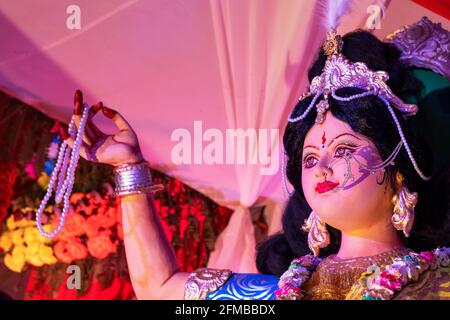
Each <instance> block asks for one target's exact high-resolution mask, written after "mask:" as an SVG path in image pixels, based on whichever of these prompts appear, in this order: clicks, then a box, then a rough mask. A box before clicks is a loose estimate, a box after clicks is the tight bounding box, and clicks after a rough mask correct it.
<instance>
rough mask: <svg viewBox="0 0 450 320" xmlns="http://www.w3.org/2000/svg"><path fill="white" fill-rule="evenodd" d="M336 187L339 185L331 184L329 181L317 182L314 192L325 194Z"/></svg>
mask: <svg viewBox="0 0 450 320" xmlns="http://www.w3.org/2000/svg"><path fill="white" fill-rule="evenodd" d="M338 185H339V183H336V182H331V181H324V182H319V183H318V184H317V186H316V191H317V192H318V193H325V192H328V191H330V190H333V189H334V188H336V187H337V186H338Z"/></svg>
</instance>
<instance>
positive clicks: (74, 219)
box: [63, 213, 86, 237]
mask: <svg viewBox="0 0 450 320" xmlns="http://www.w3.org/2000/svg"><path fill="white" fill-rule="evenodd" d="M85 224H86V219H85V218H84V217H83V216H82V215H81V214H79V213H73V214H70V215H68V216H67V220H66V224H65V225H64V228H63V230H65V232H66V233H67V234H68V235H69V236H73V237H78V236H81V235H83V234H84V226H85Z"/></svg>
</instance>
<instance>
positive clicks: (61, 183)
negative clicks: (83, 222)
mask: <svg viewBox="0 0 450 320" xmlns="http://www.w3.org/2000/svg"><path fill="white" fill-rule="evenodd" d="M83 106H84V110H83V114H82V116H81V120H80V126H79V128H78V130H76V128H75V124H74V119H73V117H72V119H71V120H70V123H69V134H70V135H71V136H72V134H75V135H76V137H75V141H74V147H73V149H72V153H70V148H69V146H68V145H67V143H66V142H65V141H63V142H62V144H61V147H60V149H59V153H58V159H57V161H56V165H55V168H54V169H53V172H52V175H51V178H50V182H49V184H48V188H47V193H46V194H45V196H44V199H42V201H41V204H40V206H39V208H38V210H37V213H36V224H37V228H38V230H39V232H40V233H41V235H42V236H44V237H46V238H54V237H55V236H56V235H57V234H58V233H59V232H60V231H61V229H62V228H63V226H64V223H65V221H66V216H67V213H68V210H69V208H70V203H69V200H70V195H71V193H72V189H73V185H74V182H75V170H76V167H77V164H78V160H79V158H80V147H81V143H82V142H83V134H84V128H85V126H86V123H87V118H88V114H89V105H88V104H86V103H85V104H84V105H83ZM58 174H59V177H58ZM57 179H58V184H57V188H56V196H55V203H57V204H59V203H60V202H61V201H62V200H64V206H63V210H62V213H61V217H60V221H59V224H58V226H57V227H56V228H55V230H53V231H52V232H46V231H45V230H44V228H43V226H42V223H41V216H42V213H43V212H44V209H45V207H46V206H47V203H48V201H49V200H50V198H51V196H52V194H53V188H54V186H55V183H56V180H57Z"/></svg>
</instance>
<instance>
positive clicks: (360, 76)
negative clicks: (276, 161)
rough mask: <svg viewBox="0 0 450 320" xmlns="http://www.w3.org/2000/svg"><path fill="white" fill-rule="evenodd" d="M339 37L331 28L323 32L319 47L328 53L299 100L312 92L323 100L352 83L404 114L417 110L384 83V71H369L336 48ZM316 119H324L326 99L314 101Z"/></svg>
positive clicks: (350, 85)
mask: <svg viewBox="0 0 450 320" xmlns="http://www.w3.org/2000/svg"><path fill="white" fill-rule="evenodd" d="M342 44H343V42H342V38H341V37H340V36H339V35H337V34H336V31H334V30H332V31H330V32H328V33H327V39H326V41H325V43H324V45H323V50H324V51H325V54H326V55H327V56H328V58H327V61H326V62H325V67H324V69H323V71H322V74H321V75H319V76H316V77H314V79H313V80H312V81H311V85H310V86H309V89H308V91H307V93H306V94H303V95H302V96H301V97H300V99H299V100H302V99H303V98H305V97H306V96H309V95H315V94H318V93H319V94H324V95H325V97H324V98H325V100H327V98H328V95H329V94H330V93H333V94H334V92H335V91H336V90H337V89H341V88H345V87H356V88H361V89H365V90H366V91H370V92H374V93H375V94H376V95H378V96H381V97H384V98H385V99H387V100H389V101H390V102H391V103H392V104H393V106H394V107H395V108H397V109H398V110H400V111H401V112H402V113H404V114H405V115H407V116H410V115H414V114H416V113H417V111H418V108H417V106H416V105H415V104H407V103H404V102H403V101H402V100H401V99H400V98H398V97H397V96H396V95H395V94H394V93H393V92H392V91H391V89H390V88H389V86H388V85H387V84H386V82H387V80H388V79H389V75H388V73H387V72H385V71H372V70H370V69H369V68H368V67H367V65H366V64H365V63H363V62H351V61H349V60H348V59H346V58H345V57H344V55H343V54H342V53H341V52H340V51H341V49H342ZM317 109H318V114H317V119H316V122H317V123H322V122H323V120H324V119H325V116H324V112H326V110H327V109H328V103H327V102H325V101H324V100H322V101H320V102H319V103H318V105H317Z"/></svg>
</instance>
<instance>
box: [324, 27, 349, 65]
mask: <svg viewBox="0 0 450 320" xmlns="http://www.w3.org/2000/svg"><path fill="white" fill-rule="evenodd" d="M343 44H344V42H343V41H342V37H341V36H340V35H338V34H337V32H336V30H331V31H328V32H327V39H326V40H325V42H324V43H323V46H322V48H323V51H324V52H325V54H326V55H327V57H328V58H330V57H331V56H333V55H336V54H339V53H340V52H341V50H342V46H343Z"/></svg>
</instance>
